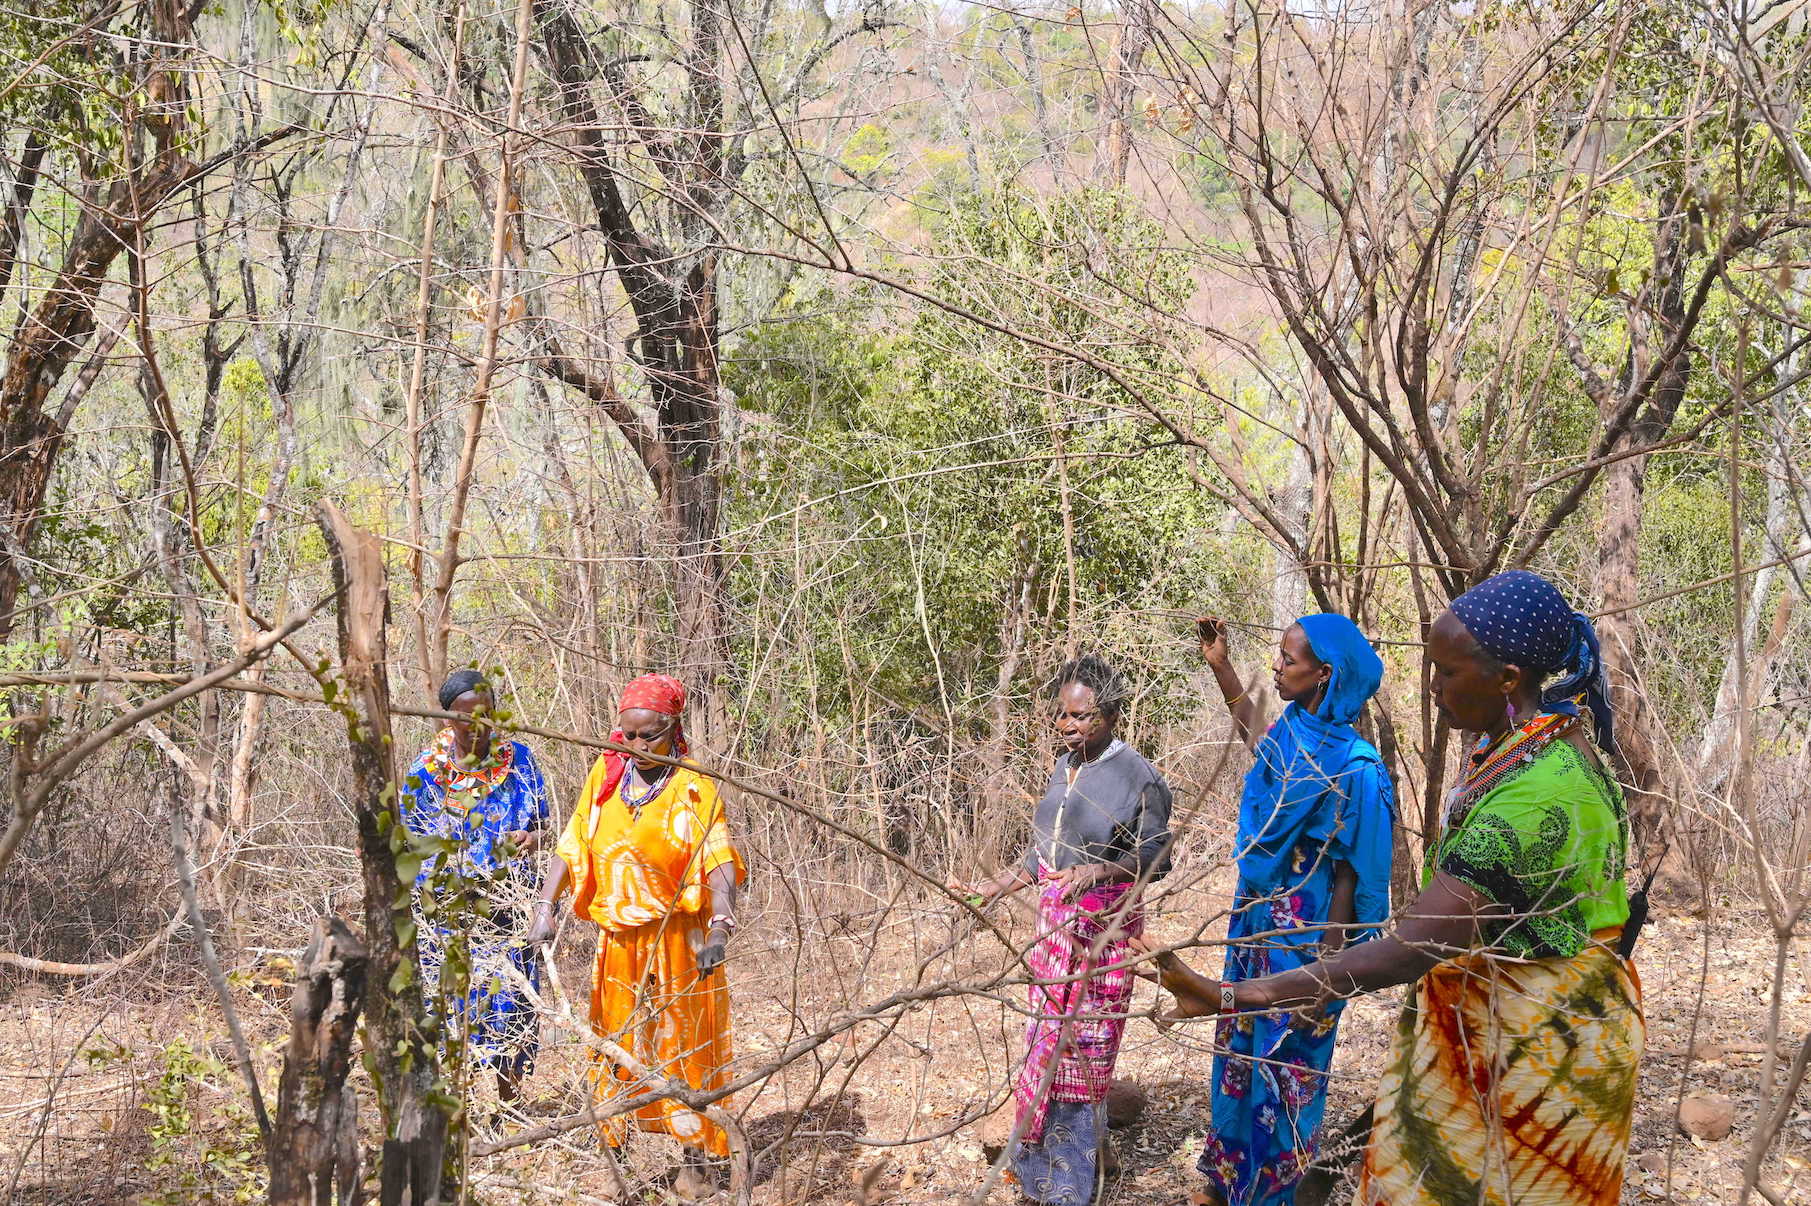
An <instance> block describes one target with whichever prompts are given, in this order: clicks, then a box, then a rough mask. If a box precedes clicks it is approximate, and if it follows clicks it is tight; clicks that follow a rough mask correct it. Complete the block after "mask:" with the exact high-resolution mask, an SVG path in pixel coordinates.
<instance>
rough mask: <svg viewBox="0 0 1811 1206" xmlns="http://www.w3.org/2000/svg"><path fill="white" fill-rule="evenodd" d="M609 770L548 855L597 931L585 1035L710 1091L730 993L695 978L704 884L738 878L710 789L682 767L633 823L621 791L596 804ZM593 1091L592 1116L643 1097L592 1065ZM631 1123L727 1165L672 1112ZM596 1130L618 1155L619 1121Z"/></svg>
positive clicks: (712, 1135) (662, 1106)
mask: <svg viewBox="0 0 1811 1206" xmlns="http://www.w3.org/2000/svg"><path fill="white" fill-rule="evenodd" d="M609 761H610V756H609V755H605V756H604V757H600V758H599V759H598V760H597V763H596V764H595V765H594V766H593V767H592V768H591V774H590V776H589V777H587V779H586V780H585V786H584V789H583V790H582V791H581V792H580V794H579V805H578V808H577V809H575V810H574V811H573V815H572V820H571V821H570V822H568V823H567V825H566V831H565V833H564V834H563V835H562V836H561V838H560V844H559V848H558V849H559V855H560V857H561V858H562V859H563V860H565V863H566V866H567V868H568V869H569V870H570V871H571V873H572V880H573V886H574V889H575V895H574V900H573V903H574V910H575V912H577V913H578V915H579V916H580V917H583V918H585V919H587V920H589V921H594V922H596V923H597V925H598V928H599V930H600V933H599V936H598V943H597V962H596V965H595V967H594V968H593V970H592V976H591V1028H592V1030H593V1031H594V1032H595V1033H597V1034H598V1035H600V1036H602V1037H604V1038H607V1039H609V1040H611V1041H612V1042H614V1043H617V1044H618V1045H620V1046H621V1047H623V1048H624V1049H626V1050H627V1051H628V1052H629V1053H630V1054H631V1055H633V1056H634V1057H635V1058H636V1059H637V1060H638V1061H640V1063H641V1064H642V1066H643V1067H644V1068H646V1069H647V1071H648V1073H649V1074H650V1075H651V1076H654V1077H660V1078H667V1077H672V1078H676V1079H678V1080H680V1081H683V1082H684V1083H685V1084H687V1085H689V1086H691V1087H692V1088H695V1089H716V1088H720V1087H721V1086H722V1085H723V1083H724V1080H725V1077H726V1069H727V1068H728V1066H729V1061H730V1031H729V989H728V986H727V984H726V983H725V978H724V976H723V974H722V972H721V971H719V972H717V973H715V974H713V975H711V976H709V977H704V978H701V977H700V976H699V975H698V963H697V952H698V949H699V948H700V947H701V946H702V945H703V943H704V937H705V931H706V929H707V927H708V922H709V909H710V907H711V893H710V888H709V887H708V886H707V884H706V877H708V876H709V875H710V873H711V872H712V871H714V870H716V869H717V868H718V867H721V866H724V865H725V864H728V865H730V866H733V867H734V868H735V870H736V879H737V881H738V882H740V881H741V880H742V879H743V877H744V875H745V874H746V873H745V870H744V868H743V865H742V857H741V855H739V854H738V853H737V852H736V848H735V847H734V846H733V845H732V844H731V843H730V839H729V826H728V824H727V823H726V821H725V818H724V809H723V803H722V797H721V796H720V794H719V793H718V790H717V785H716V783H715V782H714V781H712V780H711V779H710V778H708V777H706V776H705V775H703V774H701V773H699V772H697V771H695V770H692V769H689V768H687V767H683V766H682V767H678V768H676V769H675V770H674V771H673V773H672V774H671V775H669V776H668V778H667V782H666V785H665V787H664V788H663V789H662V790H661V792H660V794H659V795H658V796H656V797H655V798H654V799H653V800H650V801H649V802H648V803H646V804H644V805H643V806H642V808H641V810H640V811H639V812H638V813H637V812H632V811H631V810H630V809H629V807H628V806H627V805H626V804H624V803H623V800H622V789H621V784H620V783H618V784H616V785H615V786H614V788H613V789H612V790H610V792H609V795H608V797H607V798H605V799H601V800H600V799H599V798H598V797H599V795H600V794H601V793H602V792H603V790H604V788H605V785H606V784H608V783H609V781H610V779H611V777H612V776H611V768H610V765H609ZM592 1082H593V1084H594V1085H595V1086H596V1090H597V1095H598V1100H599V1104H600V1105H601V1104H604V1103H607V1102H610V1101H613V1100H615V1099H616V1098H617V1097H618V1096H619V1095H623V1094H629V1095H637V1094H640V1093H643V1092H646V1091H647V1090H648V1088H650V1087H651V1086H650V1085H649V1084H648V1083H647V1081H646V1080H645V1079H642V1078H638V1077H637V1076H635V1075H634V1074H632V1073H630V1072H628V1071H626V1070H624V1069H623V1068H621V1067H619V1066H617V1065H615V1064H612V1063H611V1062H610V1061H608V1060H607V1059H604V1058H603V1057H601V1056H600V1057H599V1059H598V1062H597V1063H596V1064H595V1065H594V1067H593V1070H592ZM634 1117H635V1121H636V1124H637V1125H638V1126H639V1127H640V1128H641V1129H642V1130H644V1131H657V1132H661V1133H663V1134H669V1135H672V1136H673V1137H675V1138H676V1139H678V1140H679V1141H680V1142H681V1143H683V1144H686V1145H687V1146H689V1147H695V1148H700V1149H703V1150H704V1151H707V1152H709V1153H711V1154H712V1155H715V1156H726V1155H728V1154H729V1140H728V1137H727V1136H726V1135H725V1134H724V1133H723V1129H722V1128H721V1127H719V1126H717V1125H716V1124H715V1123H713V1122H711V1121H710V1120H709V1119H707V1118H705V1117H704V1116H703V1115H702V1114H700V1113H698V1112H697V1111H696V1110H693V1109H691V1108H689V1107H688V1106H686V1105H685V1104H683V1103H682V1102H678V1101H674V1100H672V1099H670V1098H662V1099H658V1100H655V1101H651V1102H649V1103H648V1104H646V1105H643V1106H641V1107H639V1108H638V1109H636V1110H635V1111H634ZM600 1130H601V1131H602V1133H603V1137H604V1138H605V1140H607V1141H608V1142H609V1143H610V1144H611V1145H612V1146H620V1145H621V1143H622V1142H623V1140H624V1138H626V1137H627V1134H628V1121H627V1118H625V1117H624V1116H623V1115H617V1116H615V1117H613V1118H608V1119H605V1120H604V1122H602V1123H601V1124H600Z"/></svg>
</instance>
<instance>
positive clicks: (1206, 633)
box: [1195, 616, 1232, 666]
mask: <svg viewBox="0 0 1811 1206" xmlns="http://www.w3.org/2000/svg"><path fill="white" fill-rule="evenodd" d="M1195 635H1196V636H1197V637H1198V638H1200V641H1201V656H1202V657H1204V658H1206V659H1207V664H1208V665H1210V666H1226V665H1230V664H1231V663H1232V651H1231V650H1230V649H1229V648H1228V647H1227V643H1226V621H1225V620H1222V619H1221V618H1220V617H1219V616H1202V617H1201V618H1200V619H1198V620H1196V621H1195Z"/></svg>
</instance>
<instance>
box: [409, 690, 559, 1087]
mask: <svg viewBox="0 0 1811 1206" xmlns="http://www.w3.org/2000/svg"><path fill="white" fill-rule="evenodd" d="M439 698H440V707H441V710H442V711H446V712H453V713H457V714H458V717H459V718H458V719H456V720H453V721H451V722H450V723H449V724H448V725H447V726H446V727H445V728H443V729H441V730H440V732H439V733H437V734H436V735H435V737H434V740H433V742H432V743H431V744H430V745H429V746H428V748H427V749H425V750H423V751H422V753H421V756H420V757H418V758H416V759H415V764H414V765H413V766H412V767H410V768H409V773H408V774H407V775H406V776H404V778H403V796H402V802H403V824H404V825H405V826H407V828H408V830H409V833H410V834H411V835H412V836H413V838H414V842H413V845H414V848H415V850H416V851H417V852H418V853H420V854H423V855H425V857H424V858H423V860H422V863H421V870H420V871H419V872H418V873H417V874H416V876H415V892H414V905H415V918H416V926H417V934H418V935H419V939H418V942H417V950H418V953H419V957H420V966H421V986H422V992H423V993H424V994H425V996H426V998H427V1004H428V1012H429V1013H430V1015H432V1016H434V1017H436V1018H438V1019H440V1020H441V1022H442V1024H443V1026H444V1027H445V1030H444V1033H443V1035H442V1038H443V1044H444V1045H443V1049H444V1050H449V1051H457V1050H458V1049H459V1045H460V1042H461V1041H463V1044H464V1050H465V1055H466V1057H467V1058H469V1059H471V1060H472V1061H473V1062H475V1063H477V1064H480V1065H482V1066H484V1067H487V1068H491V1069H493V1070H494V1071H495V1072H496V1074H497V1094H498V1096H499V1097H501V1098H502V1099H503V1100H504V1101H511V1100H513V1099H514V1098H515V1096H516V1094H517V1092H518V1091H519V1089H520V1087H521V1083H522V1078H523V1077H524V1076H526V1075H527V1074H528V1071H529V1068H530V1067H531V1066H532V1064H533V1061H534V1053H535V1048H536V1043H537V1039H538V1037H539V1036H538V1031H539V1020H538V1018H537V1017H536V1015H535V1009H534V1005H533V1003H532V1002H531V1001H530V1000H529V997H528V994H527V993H525V992H524V991H523V989H522V987H521V982H522V981H526V982H527V983H529V984H531V985H533V986H534V988H535V990H536V991H537V992H539V990H540V983H541V978H540V974H541V973H540V963H539V961H538V960H537V958H536V956H535V952H534V948H533V947H531V946H530V945H529V944H528V942H527V940H526V939H527V914H526V912H525V908H526V906H527V905H528V904H529V903H530V902H532V901H533V900H534V897H535V893H536V891H537V890H538V888H539V886H540V875H539V872H538V871H537V870H536V867H535V860H534V859H533V858H532V857H531V856H532V855H533V854H534V853H535V851H536V850H538V849H539V848H540V846H541V834H542V832H543V830H544V829H545V828H546V825H547V818H548V811H549V810H548V802H547V783H546V780H545V779H543V778H542V777H541V768H540V766H539V765H537V764H536V762H535V758H534V755H533V754H531V753H530V752H529V750H528V747H527V746H525V745H523V744H522V743H521V742H519V741H510V740H508V739H507V738H503V737H498V736H496V735H495V734H494V733H493V731H492V729H491V727H490V725H489V724H487V723H486V719H485V718H486V717H487V716H488V715H490V714H492V713H493V712H494V711H495V708H496V699H495V697H494V696H493V694H492V692H491V688H490V684H489V683H487V682H485V681H484V677H483V675H481V674H479V673H478V672H477V671H475V670H460V671H458V672H456V673H454V674H452V675H451V676H449V677H448V678H447V680H446V682H445V684H443V685H442V686H441V688H440V697H439ZM518 977H519V978H518Z"/></svg>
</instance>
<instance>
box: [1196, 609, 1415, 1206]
mask: <svg viewBox="0 0 1811 1206" xmlns="http://www.w3.org/2000/svg"><path fill="white" fill-rule="evenodd" d="M1198 627H1199V629H1200V635H1201V652H1202V654H1203V656H1205V657H1206V659H1207V664H1208V665H1209V666H1210V667H1211V668H1212V669H1213V672H1214V677H1215V678H1216V679H1217V680H1218V681H1219V684H1220V690H1221V693H1222V694H1223V695H1224V697H1225V699H1226V705H1227V707H1228V709H1230V710H1231V712H1232V715H1233V720H1234V722H1235V723H1236V724H1237V725H1238V727H1239V732H1240V736H1241V737H1242V738H1243V739H1244V740H1245V742H1246V744H1247V745H1249V746H1250V747H1251V749H1252V751H1253V752H1254V753H1255V754H1256V758H1255V760H1254V762H1253V764H1252V768H1251V770H1250V772H1249V773H1248V774H1246V776H1245V788H1244V791H1243V792H1242V794H1241V795H1240V798H1239V831H1238V837H1237V838H1236V839H1235V843H1234V853H1235V856H1236V857H1237V859H1238V868H1239V884H1238V889H1237V894H1236V896H1235V898H1234V903H1233V910H1234V911H1233V915H1232V920H1231V922H1230V923H1229V925H1228V927H1227V938H1228V941H1229V945H1228V947H1227V955H1226V971H1225V976H1224V979H1223V981H1222V982H1223V983H1224V984H1225V985H1226V986H1227V987H1228V989H1230V988H1231V986H1232V985H1233V984H1236V983H1237V982H1239V981H1241V980H1250V979H1255V978H1256V977H1259V976H1268V975H1272V974H1274V973H1276V972H1283V971H1289V970H1291V969H1293V968H1297V967H1301V966H1302V965H1303V964H1307V963H1312V962H1314V961H1315V960H1316V959H1319V958H1321V957H1322V956H1324V955H1328V954H1331V953H1333V952H1334V951H1337V950H1340V949H1341V948H1342V947H1344V946H1346V945H1347V944H1349V943H1352V942H1356V941H1359V940H1361V939H1363V938H1365V937H1368V936H1369V935H1370V934H1371V933H1372V931H1373V928H1374V927H1376V926H1377V925H1379V924H1380V923H1381V922H1383V920H1384V919H1385V918H1386V917H1387V916H1388V915H1389V911H1390V825H1391V820H1392V817H1393V813H1394V807H1395V794H1394V792H1393V791H1392V790H1391V787H1390V778H1389V775H1388V774H1387V773H1386V772H1385V771H1384V768H1383V759H1382V758H1381V757H1379V755H1378V753H1377V750H1376V749H1375V748H1373V747H1372V745H1371V744H1370V742H1368V741H1366V740H1364V738H1362V737H1360V736H1359V735H1358V732H1357V730H1355V729H1354V728H1353V727H1352V722H1353V721H1354V720H1356V719H1357V718H1358V714H1359V711H1360V710H1361V709H1363V707H1364V705H1365V701H1366V700H1368V699H1370V698H1371V696H1372V695H1373V694H1375V693H1376V691H1377V688H1378V685H1379V684H1380V683H1382V681H1383V661H1382V660H1381V659H1380V658H1379V657H1378V656H1377V652H1376V651H1375V650H1374V649H1372V648H1371V643H1370V642H1369V641H1367V640H1365V637H1364V634H1363V633H1361V632H1359V630H1358V627H1357V625H1355V624H1353V623H1352V621H1351V620H1348V619H1347V618H1346V617H1344V616H1338V615H1314V616H1303V617H1302V618H1301V619H1299V620H1297V621H1296V622H1295V623H1294V624H1292V625H1290V627H1289V628H1288V630H1287V631H1285V632H1284V633H1283V638H1282V640H1281V641H1280V642H1279V643H1278V645H1277V654H1276V660H1275V662H1274V663H1273V664H1272V667H1271V670H1272V679H1273V681H1274V682H1275V684H1276V690H1277V694H1278V695H1279V696H1280V697H1281V698H1282V700H1283V702H1284V704H1285V705H1286V706H1285V707H1284V709H1283V714H1282V716H1281V717H1280V718H1278V720H1277V722H1276V723H1275V724H1274V725H1272V726H1271V727H1270V730H1269V731H1268V732H1267V733H1262V734H1259V733H1258V732H1256V725H1255V720H1256V715H1257V708H1256V705H1255V703H1254V702H1253V700H1252V698H1251V692H1250V691H1248V690H1247V689H1246V688H1245V686H1244V685H1243V684H1242V683H1240V681H1239V675H1238V672H1237V671H1236V670H1234V669H1233V666H1232V661H1231V658H1230V656H1229V654H1228V650H1227V640H1226V625H1225V624H1224V623H1223V622H1222V621H1220V620H1217V619H1212V618H1209V619H1204V620H1201V621H1200V622H1199V625H1198ZM1342 1004H1343V1002H1332V1003H1330V1004H1329V1005H1328V1006H1327V1007H1326V1008H1325V1009H1319V1010H1311V1011H1305V1012H1301V1013H1277V1014H1269V1015H1264V1014H1239V1015H1235V1016H1228V1017H1226V1018H1224V1019H1222V1021H1221V1023H1220V1026H1219V1029H1218V1033H1217V1035H1216V1042H1215V1047H1216V1050H1217V1051H1218V1052H1219V1054H1217V1055H1216V1056H1215V1058H1214V1079H1213V1111H1214V1120H1213V1129H1212V1130H1211V1131H1210V1132H1209V1133H1208V1137H1207V1144H1206V1147H1205V1148H1204V1149H1203V1151H1202V1153H1201V1159H1200V1161H1199V1162H1198V1163H1197V1165H1196V1167H1197V1168H1198V1169H1199V1170H1200V1171H1201V1173H1202V1175H1203V1176H1205V1177H1206V1178H1207V1183H1208V1189H1207V1192H1206V1193H1204V1194H1198V1195H1196V1197H1195V1199H1194V1200H1195V1201H1196V1202H1202V1203H1216V1204H1220V1206H1288V1204H1289V1203H1292V1202H1293V1201H1294V1200H1295V1187H1296V1183H1297V1182H1298V1181H1299V1180H1300V1179H1301V1176H1302V1173H1303V1172H1304V1171H1305V1170H1306V1169H1307V1166H1308V1162H1309V1161H1310V1160H1312V1159H1313V1157H1314V1148H1315V1140H1316V1136H1317V1133H1318V1132H1319V1130H1320V1124H1321V1116H1322V1115H1323V1114H1324V1113H1325V1112H1326V1108H1327V1069H1328V1067H1329V1065H1331V1063H1332V1062H1333V1044H1334V1039H1335V1028H1336V1027H1337V1026H1338V1025H1339V1015H1340V1007H1341V1005H1342Z"/></svg>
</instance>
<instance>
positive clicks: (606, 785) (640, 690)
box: [592, 674, 689, 807]
mask: <svg viewBox="0 0 1811 1206" xmlns="http://www.w3.org/2000/svg"><path fill="white" fill-rule="evenodd" d="M630 708H646V709H647V710H648V711H650V712H659V713H660V714H661V715H662V716H672V717H679V716H682V715H684V713H685V684H684V683H682V682H680V681H679V680H678V679H676V678H674V677H673V676H672V675H670V674H644V675H642V676H641V677H640V678H638V679H635V680H634V681H632V682H630V683H629V685H628V686H626V687H624V688H623V693H622V696H621V698H620V699H618V701H617V704H616V712H617V715H619V716H620V715H621V714H622V713H624V712H627V711H628V710H629V709H630ZM622 739H623V731H622V730H621V729H620V728H619V729H616V730H614V731H613V732H612V733H611V734H610V740H612V741H614V742H616V743H618V744H619V745H620V744H621V743H622ZM673 752H674V753H675V754H677V755H678V756H680V757H682V758H683V757H684V756H685V755H686V754H687V753H688V752H689V747H688V746H687V745H686V742H685V723H684V721H680V722H679V723H676V724H675V725H674V726H673ZM604 760H605V761H606V762H607V763H608V764H609V767H610V770H609V773H607V774H606V775H605V776H604V779H603V782H602V783H601V784H600V785H599V787H598V793H597V799H596V800H594V801H592V806H593V807H596V806H597V805H600V804H602V803H603V802H604V801H605V800H608V799H609V798H610V793H611V792H613V791H615V790H616V785H617V783H618V782H619V781H621V779H622V777H623V771H624V770H625V769H626V768H627V767H628V765H629V763H628V758H627V756H626V755H623V754H619V753H617V752H616V751H615V750H606V751H604Z"/></svg>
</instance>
